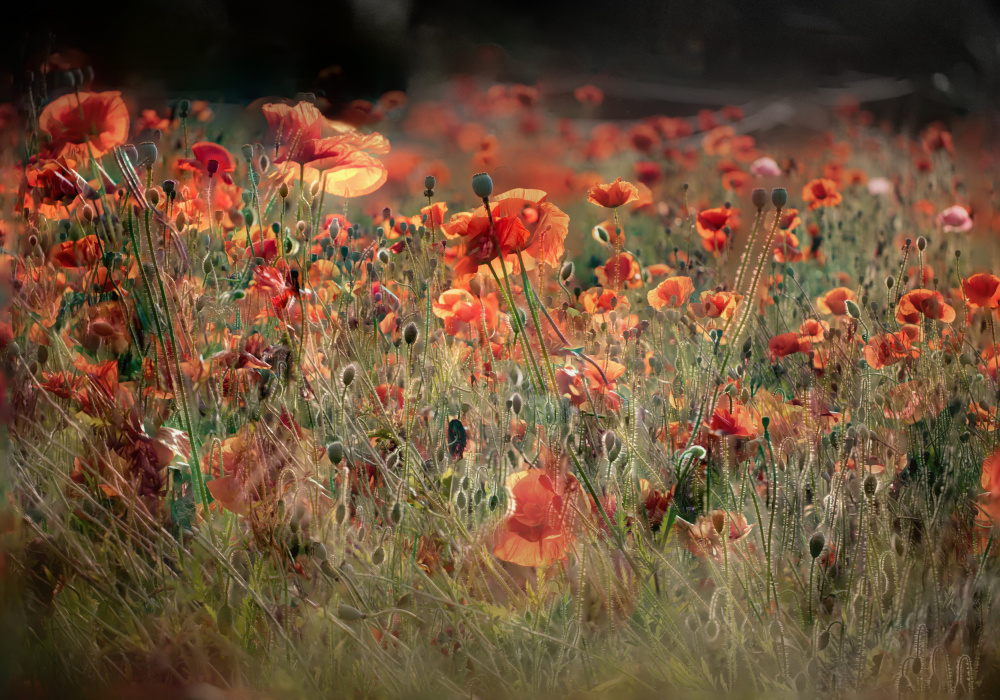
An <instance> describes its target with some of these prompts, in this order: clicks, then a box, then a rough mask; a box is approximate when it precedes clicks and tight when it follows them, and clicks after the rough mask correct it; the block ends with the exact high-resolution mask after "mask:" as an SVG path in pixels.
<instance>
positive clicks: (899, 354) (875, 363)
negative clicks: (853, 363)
mask: <svg viewBox="0 0 1000 700" xmlns="http://www.w3.org/2000/svg"><path fill="white" fill-rule="evenodd" d="M864 356H865V361H866V362H867V363H868V366H869V367H871V368H872V369H876V370H877V369H882V368H883V367H888V366H889V365H894V364H896V363H897V362H900V361H901V360H905V359H907V358H917V357H919V356H920V350H919V349H917V348H914V347H913V339H912V336H911V335H910V334H909V333H908V332H906V331H904V330H899V331H896V332H895V333H883V334H881V335H876V336H874V337H872V338H870V339H869V340H868V343H867V345H865V348H864Z"/></svg>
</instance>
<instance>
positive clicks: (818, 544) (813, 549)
mask: <svg viewBox="0 0 1000 700" xmlns="http://www.w3.org/2000/svg"><path fill="white" fill-rule="evenodd" d="M824 547H826V536H825V535H824V534H823V533H822V532H815V533H813V536H812V537H810V538H809V556H811V557H812V558H813V559H819V555H820V554H822V553H823V548H824Z"/></svg>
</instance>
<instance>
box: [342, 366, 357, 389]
mask: <svg viewBox="0 0 1000 700" xmlns="http://www.w3.org/2000/svg"><path fill="white" fill-rule="evenodd" d="M355 372H357V368H356V367H355V366H354V364H353V363H352V364H349V365H347V367H344V372H343V374H341V375H340V381H342V382H343V383H344V388H345V389H346V388H347V387H349V386H350V385H351V383H352V382H353V381H354V373H355Z"/></svg>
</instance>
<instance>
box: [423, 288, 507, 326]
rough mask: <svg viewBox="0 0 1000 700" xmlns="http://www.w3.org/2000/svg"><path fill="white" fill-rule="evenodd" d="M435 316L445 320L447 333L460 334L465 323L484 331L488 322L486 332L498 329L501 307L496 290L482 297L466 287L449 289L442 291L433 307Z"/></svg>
mask: <svg viewBox="0 0 1000 700" xmlns="http://www.w3.org/2000/svg"><path fill="white" fill-rule="evenodd" d="M432 311H433V313H434V315H435V316H437V317H438V318H440V319H441V320H442V321H444V329H445V333H447V334H448V335H458V334H459V333H460V332H461V331H462V330H463V329H462V325H463V324H470V325H471V326H473V328H474V329H475V330H476V331H478V332H479V333H480V334H481V333H482V326H483V324H484V323H485V324H486V332H487V333H492V332H493V331H494V330H496V327H497V321H498V320H499V317H500V307H499V302H498V301H497V295H496V293H495V292H491V293H490V294H487V295H485V296H484V297H481V298H476V297H474V296H473V295H472V294H471V293H470V292H467V291H466V290H464V289H447V290H445V291H444V292H442V293H441V296H440V297H438V299H437V301H435V302H434V307H433V309H432Z"/></svg>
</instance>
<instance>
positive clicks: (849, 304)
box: [844, 299, 861, 318]
mask: <svg viewBox="0 0 1000 700" xmlns="http://www.w3.org/2000/svg"><path fill="white" fill-rule="evenodd" d="M844 308H846V309H847V313H848V315H850V317H851V318H861V309H860V308H858V305H857V304H856V303H854V301H853V300H852V299H848V300H847V301H845V302H844Z"/></svg>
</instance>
